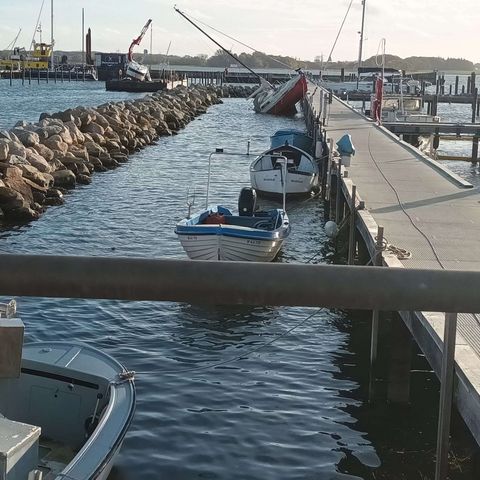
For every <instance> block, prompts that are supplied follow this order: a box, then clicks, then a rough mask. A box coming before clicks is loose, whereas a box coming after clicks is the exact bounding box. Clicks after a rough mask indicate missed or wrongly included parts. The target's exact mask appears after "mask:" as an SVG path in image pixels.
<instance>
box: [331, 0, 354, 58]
mask: <svg viewBox="0 0 480 480" xmlns="http://www.w3.org/2000/svg"><path fill="white" fill-rule="evenodd" d="M352 3H353V0H350V5H348V8H347V13H345V16H344V17H343V21H342V24H341V25H340V29H339V30H338V33H337V38H335V41H334V42H333V46H332V49H331V50H330V53H329V55H328V57H327V62H331V61H332V53H333V50H334V49H335V46H336V45H337V41H338V37H339V36H340V34H341V33H342V29H343V25H344V24H345V20H346V19H347V16H348V12H350V8H352Z"/></svg>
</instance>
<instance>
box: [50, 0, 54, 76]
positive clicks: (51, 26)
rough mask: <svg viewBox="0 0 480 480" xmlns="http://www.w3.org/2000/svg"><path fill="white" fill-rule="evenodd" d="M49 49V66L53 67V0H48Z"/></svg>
mask: <svg viewBox="0 0 480 480" xmlns="http://www.w3.org/2000/svg"><path fill="white" fill-rule="evenodd" d="M50 43H51V46H50V49H51V52H52V53H51V55H52V56H51V58H50V66H51V67H52V68H54V60H53V43H54V41H53V0H52V1H51V2H50Z"/></svg>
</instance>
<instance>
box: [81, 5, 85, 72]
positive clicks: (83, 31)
mask: <svg viewBox="0 0 480 480" xmlns="http://www.w3.org/2000/svg"><path fill="white" fill-rule="evenodd" d="M82 64H83V65H85V9H84V8H82Z"/></svg>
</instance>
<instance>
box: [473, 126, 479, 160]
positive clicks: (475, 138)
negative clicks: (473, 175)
mask: <svg viewBox="0 0 480 480" xmlns="http://www.w3.org/2000/svg"><path fill="white" fill-rule="evenodd" d="M479 137H480V132H477V134H476V135H474V136H473V141H472V164H473V165H476V164H477V162H478V139H479Z"/></svg>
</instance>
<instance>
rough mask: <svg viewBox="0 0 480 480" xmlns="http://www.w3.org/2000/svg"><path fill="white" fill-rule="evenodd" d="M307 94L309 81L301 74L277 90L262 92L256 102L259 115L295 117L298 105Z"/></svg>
mask: <svg viewBox="0 0 480 480" xmlns="http://www.w3.org/2000/svg"><path fill="white" fill-rule="evenodd" d="M306 92H307V80H306V79H305V75H303V74H299V75H298V77H295V78H293V79H291V80H289V81H288V82H286V83H285V84H283V85H281V86H280V87H279V88H278V89H277V90H272V91H269V92H262V93H260V94H259V96H258V98H256V99H255V101H254V106H255V111H256V112H257V113H267V114H271V115H285V116H289V115H295V113H297V108H296V104H297V103H298V102H299V101H300V100H302V98H303V97H304V96H305V94H306Z"/></svg>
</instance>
